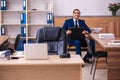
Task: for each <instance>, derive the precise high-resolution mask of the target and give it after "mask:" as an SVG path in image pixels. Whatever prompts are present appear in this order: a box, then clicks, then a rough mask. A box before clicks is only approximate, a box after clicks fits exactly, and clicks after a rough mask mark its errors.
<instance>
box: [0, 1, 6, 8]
mask: <svg viewBox="0 0 120 80" xmlns="http://www.w3.org/2000/svg"><path fill="white" fill-rule="evenodd" d="M1 10H6V0H1Z"/></svg>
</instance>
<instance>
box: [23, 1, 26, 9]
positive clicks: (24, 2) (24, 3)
mask: <svg viewBox="0 0 120 80" xmlns="http://www.w3.org/2000/svg"><path fill="white" fill-rule="evenodd" d="M23 10H26V0H23Z"/></svg>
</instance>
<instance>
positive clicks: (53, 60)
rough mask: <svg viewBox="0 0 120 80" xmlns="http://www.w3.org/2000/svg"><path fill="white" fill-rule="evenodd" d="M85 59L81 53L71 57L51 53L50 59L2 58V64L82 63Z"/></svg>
mask: <svg viewBox="0 0 120 80" xmlns="http://www.w3.org/2000/svg"><path fill="white" fill-rule="evenodd" d="M83 63H84V62H83V60H82V58H81V57H80V56H79V55H71V58H59V56H58V55H49V59H48V60H25V58H19V59H11V60H2V59H1V60H0V66H1V65H72V64H73V65H80V64H83Z"/></svg>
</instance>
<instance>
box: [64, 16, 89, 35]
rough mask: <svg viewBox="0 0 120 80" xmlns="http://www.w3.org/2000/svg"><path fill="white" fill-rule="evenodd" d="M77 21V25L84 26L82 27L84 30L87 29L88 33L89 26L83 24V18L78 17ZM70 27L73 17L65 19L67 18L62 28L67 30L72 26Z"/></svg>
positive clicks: (72, 24)
mask: <svg viewBox="0 0 120 80" xmlns="http://www.w3.org/2000/svg"><path fill="white" fill-rule="evenodd" d="M78 22H79V26H81V27H84V29H85V30H86V31H88V32H89V33H90V32H91V30H90V28H89V27H88V26H87V25H86V24H85V21H84V20H80V19H79V20H78ZM72 27H74V21H73V18H71V19H67V20H66V21H65V23H64V25H63V27H62V29H64V30H68V29H69V28H72Z"/></svg>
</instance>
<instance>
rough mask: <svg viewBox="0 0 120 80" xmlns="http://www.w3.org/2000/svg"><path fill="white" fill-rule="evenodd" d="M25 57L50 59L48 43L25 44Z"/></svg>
mask: <svg viewBox="0 0 120 80" xmlns="http://www.w3.org/2000/svg"><path fill="white" fill-rule="evenodd" d="M24 55H25V59H48V48H47V43H30V44H24Z"/></svg>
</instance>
